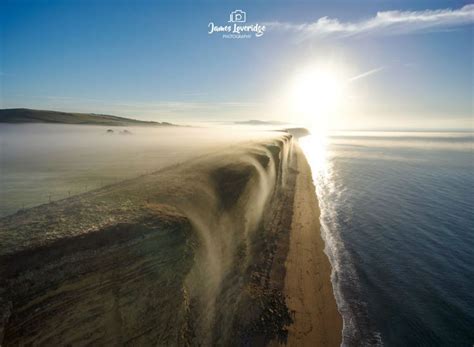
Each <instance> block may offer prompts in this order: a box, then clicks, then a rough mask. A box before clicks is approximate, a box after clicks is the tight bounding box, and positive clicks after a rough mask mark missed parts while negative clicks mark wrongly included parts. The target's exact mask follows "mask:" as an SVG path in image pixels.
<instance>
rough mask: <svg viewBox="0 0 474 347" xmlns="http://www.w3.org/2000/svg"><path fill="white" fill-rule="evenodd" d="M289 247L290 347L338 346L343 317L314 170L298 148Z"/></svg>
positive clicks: (286, 295)
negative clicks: (332, 277) (322, 229)
mask: <svg viewBox="0 0 474 347" xmlns="http://www.w3.org/2000/svg"><path fill="white" fill-rule="evenodd" d="M295 150H297V151H298V152H299V153H297V154H298V155H297V156H296V158H297V169H298V172H299V173H298V177H297V180H296V188H295V189H296V191H295V200H294V205H293V220H292V227H291V233H290V248H289V252H288V255H287V258H286V263H285V264H286V277H285V285H284V295H285V298H286V303H287V306H288V308H289V310H290V312H291V314H292V317H293V321H294V322H293V324H292V325H290V326H289V327H288V340H287V345H288V346H339V345H340V344H341V338H342V337H341V336H342V318H341V315H340V314H339V312H338V310H337V306H336V301H335V298H334V293H333V290H332V284H331V281H330V275H331V265H330V263H329V260H328V258H327V256H326V254H325V253H324V241H323V239H322V237H321V234H320V224H319V206H318V201H317V197H316V194H313V193H312V192H314V191H315V188H314V185H313V181H312V176H311V169H310V167H309V165H308V163H307V161H306V158H305V156H304V155H303V153H302V152H301V149H300V148H299V147H298V146H295Z"/></svg>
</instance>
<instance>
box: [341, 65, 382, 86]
mask: <svg viewBox="0 0 474 347" xmlns="http://www.w3.org/2000/svg"><path fill="white" fill-rule="evenodd" d="M383 69H385V67H383V66H380V67H378V68H375V69H372V70H369V71H366V72H364V73H361V74H360V75H357V76H354V77H351V78H349V79H348V80H347V81H348V82H353V81H356V80H358V79H361V78H364V77H367V76H370V75H373V74H374V73H377V72H379V71H382V70H383Z"/></svg>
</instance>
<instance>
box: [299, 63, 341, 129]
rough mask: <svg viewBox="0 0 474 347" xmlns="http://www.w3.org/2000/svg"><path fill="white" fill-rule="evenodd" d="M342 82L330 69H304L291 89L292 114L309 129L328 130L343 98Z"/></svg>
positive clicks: (334, 71) (335, 71) (335, 72)
mask: <svg viewBox="0 0 474 347" xmlns="http://www.w3.org/2000/svg"><path fill="white" fill-rule="evenodd" d="M343 89H344V83H343V79H342V78H341V76H340V73H338V71H337V70H335V69H334V68H332V67H324V66H320V67H312V68H306V69H304V70H302V71H301V72H300V73H298V74H297V75H296V76H295V78H294V81H293V84H292V89H291V103H292V109H293V112H294V113H296V116H297V117H298V119H299V120H300V121H301V122H302V123H304V124H306V125H308V126H311V127H312V128H316V127H317V128H327V126H328V123H329V121H330V119H329V118H330V117H331V116H332V115H333V113H334V112H335V111H336V109H337V108H338V107H339V105H340V103H341V101H342V97H343Z"/></svg>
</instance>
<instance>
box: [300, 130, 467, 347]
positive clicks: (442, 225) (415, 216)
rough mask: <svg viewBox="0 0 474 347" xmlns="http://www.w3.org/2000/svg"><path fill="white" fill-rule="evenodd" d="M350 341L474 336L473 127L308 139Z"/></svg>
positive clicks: (415, 341) (393, 342) (430, 341)
mask: <svg viewBox="0 0 474 347" xmlns="http://www.w3.org/2000/svg"><path fill="white" fill-rule="evenodd" d="M300 142H301V146H302V148H303V150H304V152H305V153H306V155H307V157H308V160H309V162H310V165H311V167H312V170H313V178H314V181H315V185H316V190H317V193H318V197H319V203H320V207H321V223H322V227H323V228H322V233H323V237H324V238H325V241H326V253H327V254H328V256H329V258H330V260H331V263H332V265H333V275H332V281H333V286H334V290H335V295H336V299H337V302H338V306H339V310H340V311H341V313H342V315H343V318H344V332H343V339H344V343H343V344H344V345H361V344H364V345H370V344H373V345H386V346H472V345H474V214H473V213H474V212H473V211H474V152H473V144H474V142H473V134H472V133H393V132H386V133H380V132H378V133H376V132H372V133H371V132H364V133H363V132H352V133H351V132H346V133H335V134H332V135H331V136H330V137H328V138H322V137H318V136H315V135H314V136H313V135H312V136H308V137H305V138H303V139H301V141H300Z"/></svg>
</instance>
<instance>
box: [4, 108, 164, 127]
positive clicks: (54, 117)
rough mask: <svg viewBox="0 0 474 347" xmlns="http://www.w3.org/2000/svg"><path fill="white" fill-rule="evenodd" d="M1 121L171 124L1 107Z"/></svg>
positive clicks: (87, 114)
mask: <svg viewBox="0 0 474 347" xmlns="http://www.w3.org/2000/svg"><path fill="white" fill-rule="evenodd" d="M0 123H56V124H86V125H107V126H133V125H137V126H138V125H141V126H170V125H173V124H171V123H167V122H162V123H160V122H146V121H141V120H136V119H131V118H124V117H117V116H109V115H105V114H95V113H71V112H58V111H43V110H31V109H27V108H10V109H0Z"/></svg>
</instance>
